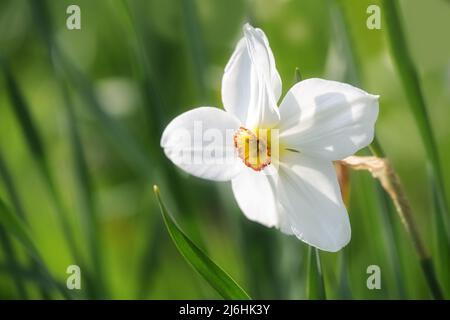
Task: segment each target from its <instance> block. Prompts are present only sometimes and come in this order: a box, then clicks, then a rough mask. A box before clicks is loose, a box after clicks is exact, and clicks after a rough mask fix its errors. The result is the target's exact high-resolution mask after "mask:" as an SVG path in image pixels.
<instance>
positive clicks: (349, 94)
mask: <svg viewBox="0 0 450 320" xmlns="http://www.w3.org/2000/svg"><path fill="white" fill-rule="evenodd" d="M280 96H281V79H280V76H279V74H278V71H277V69H276V66H275V60H274V57H273V54H272V51H271V49H270V47H269V42H268V40H267V38H266V36H265V34H264V32H263V31H262V30H261V29H258V28H253V27H252V26H250V25H249V24H246V25H245V26H244V37H243V38H242V39H241V40H240V41H239V43H238V44H237V46H236V49H235V51H234V53H233V55H232V56H231V59H230V61H229V62H228V64H227V66H226V68H225V73H224V76H223V79H222V100H223V105H224V107H225V111H223V110H221V109H218V108H213V107H201V108H197V109H193V110H191V111H188V112H185V113H183V114H181V115H180V116H178V117H176V118H175V119H174V120H173V121H172V122H171V123H170V124H169V125H168V126H167V128H166V129H165V131H164V133H163V135H162V138H161V146H162V147H163V148H164V152H165V154H166V155H167V157H168V158H169V159H171V160H172V161H173V162H174V163H175V164H176V165H177V166H179V167H180V168H182V169H183V170H185V171H186V172H188V173H190V174H192V175H194V176H197V177H201V178H206V179H210V180H217V181H230V180H231V185H232V189H233V193H234V196H235V198H236V201H237V203H238V204H239V207H240V208H241V210H242V211H243V213H244V214H245V215H246V216H247V218H248V219H250V220H253V221H256V222H259V223H261V224H263V225H266V226H268V227H276V228H279V229H280V230H281V231H282V232H284V233H286V234H293V235H295V236H296V237H297V238H299V239H301V240H302V241H304V242H306V243H308V244H310V245H312V246H314V247H317V248H319V249H322V250H326V251H333V252H334V251H338V250H340V249H341V248H342V247H343V246H345V245H346V244H347V243H348V242H349V240H350V235H351V230H350V223H349V218H348V214H347V210H346V208H345V206H344V204H343V202H342V198H341V193H340V189H339V184H338V181H337V178H336V173H335V170H334V167H333V163H332V161H333V160H340V159H343V158H345V157H347V156H350V155H352V154H353V153H355V152H356V151H358V150H359V149H361V148H363V147H365V146H367V145H368V144H369V143H370V142H371V141H372V139H373V135H374V125H375V121H376V119H377V116H378V96H375V95H371V94H368V93H367V92H365V91H362V90H360V89H358V88H355V87H353V86H351V85H348V84H344V83H340V82H335V81H328V80H322V79H307V80H303V81H301V82H299V83H297V84H296V85H294V86H293V87H292V88H291V89H290V90H289V91H288V93H287V94H286V96H285V97H284V99H283V101H282V102H281V104H280V106H279V107H278V106H277V102H278V100H279V98H280ZM274 133H276V134H274Z"/></svg>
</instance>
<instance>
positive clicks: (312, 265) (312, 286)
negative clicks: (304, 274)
mask: <svg viewBox="0 0 450 320" xmlns="http://www.w3.org/2000/svg"><path fill="white" fill-rule="evenodd" d="M306 288H307V290H308V291H307V293H306V296H307V297H308V299H309V300H326V298H327V296H326V293H325V285H324V281H323V273H322V265H321V263H320V256H319V250H318V249H316V248H313V247H309V251H308V279H307V286H306Z"/></svg>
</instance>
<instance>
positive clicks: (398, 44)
mask: <svg viewBox="0 0 450 320" xmlns="http://www.w3.org/2000/svg"><path fill="white" fill-rule="evenodd" d="M382 4H383V8H384V10H383V12H384V17H385V22H386V25H387V32H388V40H389V44H390V49H391V55H392V58H393V62H394V65H395V67H396V68H397V71H398V75H399V77H400V80H401V83H402V85H403V89H404V91H405V93H406V97H407V99H408V102H409V104H408V105H409V107H410V108H411V111H412V113H413V115H414V119H415V121H416V124H417V127H418V129H419V131H420V135H421V138H422V142H423V145H424V147H425V150H426V155H427V157H428V161H429V162H430V168H431V174H432V176H433V177H432V180H433V181H434V184H435V186H434V189H435V192H436V194H437V199H438V204H439V206H440V210H438V211H437V213H438V214H440V215H442V216H441V218H440V219H441V220H442V222H443V223H444V224H445V228H446V233H447V239H450V237H449V235H448V234H449V224H448V214H449V210H448V201H447V197H446V193H445V186H444V185H445V184H444V180H443V174H442V168H441V163H440V160H439V151H438V147H437V143H436V139H435V137H434V133H433V130H432V124H431V122H430V118H429V116H428V111H427V106H426V102H425V97H424V94H423V90H422V86H421V84H420V78H419V74H418V72H417V69H416V67H415V64H414V62H413V59H412V57H411V55H410V51H409V50H408V45H407V43H406V37H405V34H404V31H403V26H402V22H401V15H400V13H399V4H398V2H397V1H390V0H383V1H382ZM447 241H448V240H447Z"/></svg>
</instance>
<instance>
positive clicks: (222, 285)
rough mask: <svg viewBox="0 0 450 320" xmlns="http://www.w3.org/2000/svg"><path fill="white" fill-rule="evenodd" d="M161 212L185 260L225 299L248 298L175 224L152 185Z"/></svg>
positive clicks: (157, 190)
mask: <svg viewBox="0 0 450 320" xmlns="http://www.w3.org/2000/svg"><path fill="white" fill-rule="evenodd" d="M153 191H154V193H155V196H156V199H157V201H158V204H159V207H160V209H161V214H162V217H163V219H164V223H165V224H166V227H167V231H168V232H169V234H170V237H171V238H172V240H173V242H174V244H175V246H176V247H177V249H178V251H179V252H180V254H181V255H182V256H183V257H184V258H185V260H186V261H187V262H188V263H189V264H190V265H191V266H192V267H193V268H194V270H196V271H197V272H198V273H199V274H200V275H201V276H202V277H203V278H204V279H205V280H206V281H207V282H208V283H209V284H210V285H211V286H212V287H213V288H214V289H216V290H217V292H218V293H219V294H220V295H221V296H222V297H223V298H225V299H239V300H242V299H245V300H247V299H250V297H249V295H248V294H247V293H246V292H245V291H244V290H243V289H242V288H241V287H240V286H239V285H238V284H237V283H236V282H235V281H234V280H233V279H232V278H231V277H230V276H229V275H228V274H227V273H226V272H225V271H224V270H223V269H222V268H220V267H219V266H218V265H217V264H215V263H214V262H213V261H212V260H211V259H210V258H209V257H208V256H207V255H206V254H205V253H204V252H203V251H202V250H201V249H200V248H198V247H197V246H196V245H195V244H194V243H193V242H192V241H191V240H190V239H189V238H188V237H187V236H186V234H184V232H183V231H182V230H181V229H180V228H179V227H178V226H177V224H176V223H175V221H174V220H173V219H172V217H171V216H170V214H169V212H168V211H167V209H166V207H165V205H164V203H163V202H162V200H161V196H160V194H159V188H158V187H157V186H154V187H153Z"/></svg>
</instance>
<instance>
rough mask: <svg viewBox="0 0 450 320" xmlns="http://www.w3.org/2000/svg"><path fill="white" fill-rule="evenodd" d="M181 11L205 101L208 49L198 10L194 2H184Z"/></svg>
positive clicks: (196, 74)
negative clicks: (202, 32)
mask: <svg viewBox="0 0 450 320" xmlns="http://www.w3.org/2000/svg"><path fill="white" fill-rule="evenodd" d="M181 9H182V15H183V18H184V19H183V21H184V25H185V30H186V33H187V39H188V41H187V42H188V43H187V45H188V48H189V50H190V53H191V59H192V63H193V65H194V69H195V77H196V80H197V86H198V90H199V94H200V99H201V100H204V99H205V97H206V84H205V78H204V77H205V70H206V66H205V62H206V61H207V60H206V48H205V46H204V44H203V39H202V37H201V28H200V23H199V19H198V13H197V8H196V5H195V2H194V1H193V0H182V1H181Z"/></svg>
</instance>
